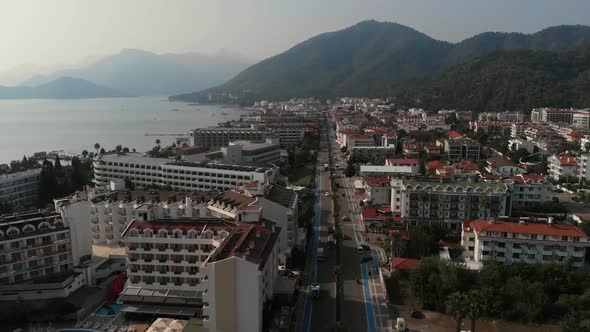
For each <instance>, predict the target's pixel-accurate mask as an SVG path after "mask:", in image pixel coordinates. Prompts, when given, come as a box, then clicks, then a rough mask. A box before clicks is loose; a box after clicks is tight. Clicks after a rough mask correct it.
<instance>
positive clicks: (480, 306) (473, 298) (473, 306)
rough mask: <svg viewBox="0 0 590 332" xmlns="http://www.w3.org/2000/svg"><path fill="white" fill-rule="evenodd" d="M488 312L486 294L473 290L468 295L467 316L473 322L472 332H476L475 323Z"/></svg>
mask: <svg viewBox="0 0 590 332" xmlns="http://www.w3.org/2000/svg"><path fill="white" fill-rule="evenodd" d="M486 310H487V299H486V295H485V294H484V292H482V291H481V290H478V289H472V290H470V291H469V293H467V316H469V319H470V320H471V330H470V331H471V332H475V321H476V320H477V319H478V318H479V317H481V315H482V314H483V313H485V312H486Z"/></svg>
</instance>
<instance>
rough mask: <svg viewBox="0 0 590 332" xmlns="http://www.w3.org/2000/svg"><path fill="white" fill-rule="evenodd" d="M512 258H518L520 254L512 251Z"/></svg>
mask: <svg viewBox="0 0 590 332" xmlns="http://www.w3.org/2000/svg"><path fill="white" fill-rule="evenodd" d="M512 258H520V254H519V253H514V254H512Z"/></svg>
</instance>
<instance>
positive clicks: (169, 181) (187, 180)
mask: <svg viewBox="0 0 590 332" xmlns="http://www.w3.org/2000/svg"><path fill="white" fill-rule="evenodd" d="M277 173H278V168H277V167H275V166H272V165H269V167H254V166H240V165H226V164H214V163H207V162H186V161H174V160H170V159H166V158H149V157H144V156H142V155H141V154H140V153H126V154H116V153H110V154H104V155H101V156H99V157H98V158H97V159H96V160H95V161H94V182H95V184H96V185H106V184H108V183H109V181H111V180H117V179H128V180H129V181H131V182H132V183H133V184H135V185H136V186H137V187H144V186H149V185H158V186H170V187H172V188H174V189H175V190H185V191H194V190H200V191H208V190H225V189H231V188H237V187H239V186H243V185H245V184H248V183H251V182H258V183H260V184H263V185H267V184H270V183H273V182H274V181H275V177H276V175H277Z"/></svg>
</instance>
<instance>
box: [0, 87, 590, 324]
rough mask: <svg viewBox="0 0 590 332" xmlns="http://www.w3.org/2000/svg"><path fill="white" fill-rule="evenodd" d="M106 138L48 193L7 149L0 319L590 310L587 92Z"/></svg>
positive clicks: (360, 107)
mask: <svg viewBox="0 0 590 332" xmlns="http://www.w3.org/2000/svg"><path fill="white" fill-rule="evenodd" d="M99 148H100V146H98V147H97V148H96V150H97V151H96V153H92V154H89V153H86V154H84V155H81V156H78V157H76V158H80V159H81V160H82V161H84V162H86V163H88V167H91V172H90V173H88V176H89V179H90V180H91V181H92V182H91V183H84V181H79V182H75V181H74V180H70V179H76V177H75V176H72V173H74V174H77V173H76V172H78V171H76V170H77V169H76V168H75V167H74V166H75V164H76V162H72V166H68V167H72V168H71V170H70V168H68V170H67V171H64V174H65V175H64V177H63V178H64V179H68V180H67V181H66V180H64V181H66V182H72V183H78V184H79V185H73V184H72V185H71V186H70V188H73V189H72V190H71V192H68V193H66V194H64V193H63V192H62V193H61V194H63V195H61V196H60V193H55V194H53V195H50V196H47V195H46V191H47V187H46V185H47V184H46V182H47V181H46V179H47V169H49V168H51V169H53V168H54V167H55V169H58V166H57V164H58V163H59V161H56V162H54V164H55V165H54V164H52V163H51V162H49V163H46V162H47V158H46V156H41V157H39V158H37V159H45V161H46V162H44V163H43V165H41V164H39V163H38V162H33V161H32V160H33V159H31V161H29V162H26V158H25V161H23V162H20V161H19V162H14V163H13V164H12V165H0V201H1V202H2V211H3V212H4V214H3V215H1V216H0V295H1V297H0V304H1V306H0V308H2V311H1V312H0V315H1V317H2V320H5V321H9V323H8V325H7V326H12V325H14V321H18V320H19V319H23V320H25V319H27V320H29V319H30V318H31V317H35V320H29V321H30V322H31V323H30V326H29V327H30V328H32V329H35V328H38V330H39V331H41V330H51V329H52V328H57V327H73V328H85V329H94V330H99V331H140V330H141V331H144V330H147V331H164V330H166V328H168V330H166V331H211V332H215V331H220V332H221V331H300V330H302V328H303V326H306V327H307V328H308V329H310V330H313V331H328V330H334V328H340V327H338V326H335V324H336V323H335V322H341V321H342V318H341V317H357V318H358V319H355V320H354V321H351V322H350V325H349V326H348V328H349V330H351V331H365V330H368V331H391V330H392V328H394V327H399V324H407V326H408V327H409V328H412V329H418V330H419V329H421V328H423V326H424V325H425V324H434V326H436V324H442V325H444V324H448V322H449V321H450V322H452V323H453V324H454V320H456V317H455V318H453V317H451V316H444V317H446V318H440V317H439V318H433V317H438V316H437V314H436V313H449V311H452V310H449V309H448V308H449V307H450V306H452V305H454V306H461V305H463V306H467V303H477V301H475V300H472V299H473V298H476V297H477V296H479V297H480V298H485V301H486V303H488V302H489V303H494V305H495V306H493V305H489V306H487V307H486V309H485V314H484V309H482V310H481V312H480V313H479V314H472V315H471V316H468V315H464V317H461V319H463V318H464V319H465V320H466V322H467V320H472V325H471V326H475V323H476V321H477V323H478V324H484V325H483V326H485V324H489V323H486V322H483V323H480V321H479V318H480V317H483V316H486V317H492V318H498V319H502V320H505V321H519V322H521V323H533V322H534V323H538V324H555V322H556V321H560V320H562V319H563V316H564V315H566V314H568V312H569V310H573V308H574V307H576V306H578V305H580V306H582V309H580V310H582V311H584V310H587V308H585V307H583V304H584V303H585V302H584V301H587V300H586V298H585V296H586V294H587V293H588V288H586V286H587V285H588V280H590V276H588V274H587V272H586V271H587V270H586V268H587V267H588V262H587V260H588V259H587V255H586V251H587V248H588V243H589V242H588V235H587V234H588V231H590V170H588V169H587V167H588V165H587V164H588V158H590V109H552V108H537V109H533V110H531V112H530V114H523V113H521V112H512V111H501V110H499V111H498V112H493V113H492V112H486V113H479V114H476V113H473V112H471V111H468V110H467V111H465V110H461V111H460V110H423V109H419V108H410V109H398V108H397V107H396V105H395V103H394V101H392V100H388V99H369V98H341V99H335V100H328V101H327V102H320V101H319V100H317V99H313V98H308V99H291V100H288V101H283V102H276V101H272V102H271V101H258V102H256V103H255V104H254V105H253V106H252V107H251V112H249V114H248V115H243V116H241V117H240V118H239V119H238V120H235V121H228V122H227V123H223V124H220V126H218V127H207V128H196V129H193V130H190V131H189V132H187V133H186V134H185V135H183V136H179V137H176V138H175V142H174V143H173V145H171V146H162V145H161V143H160V141H159V140H158V141H157V142H156V144H155V145H154V148H153V149H152V150H150V151H147V152H137V151H129V149H126V150H125V149H122V148H117V149H115V150H113V151H105V150H104V149H103V150H102V151H100V150H99ZM54 159H55V158H54ZM57 159H58V160H59V157H58V158H57ZM76 160H77V159H76ZM60 167H61V166H60ZM58 179H59V177H58ZM62 182H63V181H62ZM56 183H57V184H56V185H58V184H59V183H60V182H59V181H57V182H56ZM41 194H45V196H43V195H41ZM39 197H50V199H51V202H49V204H46V203H47V202H44V201H40V198H39ZM5 205H6V206H5ZM8 205H10V208H9V206H8ZM17 206H18V208H17ZM492 275H493V276H494V277H496V278H497V279H494V280H491V279H490V278H492V277H491V276H492ZM548 275H552V276H554V279H555V280H557V279H559V280H562V279H563V280H566V279H567V281H563V284H562V285H563V287H558V286H556V285H551V287H550V286H547V285H546V284H545V283H548V282H550V281H549V280H545V279H543V278H545V277H543V276H548ZM488 276H490V277H489V278H488V279H489V280H488V279H486V277H488ZM502 278H504V279H502ZM560 278H561V279H560ZM437 283H438V284H437ZM440 283H444V287H438V286H440ZM467 284H469V286H466V285H467ZM566 285H567V287H566ZM545 286H546V287H545ZM504 287H512V289H518V290H519V291H520V292H521V293H518V294H521V295H522V296H519V295H518V294H515V295H511V296H513V297H511V298H508V297H503V296H504V295H502V294H504V293H502V292H501V290H502V289H504ZM493 289H496V290H497V291H498V292H490V290H493ZM535 292H537V293H538V294H539V296H538V297H535V298H534V299H531V296H529V295H530V294H533V293H535ZM527 294H528V295H527ZM582 294H583V296H582ZM574 297H580V298H581V299H578V300H573V298H574ZM565 298H568V299H570V300H571V301H570V302H567V301H565V300H564V299H565ZM455 300H456V301H455ZM453 301H454V302H453ZM473 301H475V302H473ZM482 301H484V300H482ZM576 301H577V302H576ZM449 303H450V304H449ZM470 305H473V304H470ZM498 307H503V309H498ZM15 308H17V309H18V310H14V309H15ZM470 308H472V307H465V310H469V309H470ZM548 308H553V309H555V310H552V311H551V310H549V309H548ZM576 308H577V307H576ZM548 311H551V313H548ZM322 317H335V318H336V319H335V320H334V319H322ZM339 318H340V319H339ZM418 318H422V319H418ZM400 319H401V320H400ZM445 319H446V320H447V321H445ZM47 321H51V322H53V323H52V324H54V325H53V326H51V325H47ZM59 322H64V323H63V324H62V325H63V326H61V325H60V324H61V323H59ZM68 324H69V325H68ZM442 325H441V326H442ZM15 326H17V325H15ZM431 326H432V325H431ZM506 328H507V329H510V327H509V326H508V325H507V327H506Z"/></svg>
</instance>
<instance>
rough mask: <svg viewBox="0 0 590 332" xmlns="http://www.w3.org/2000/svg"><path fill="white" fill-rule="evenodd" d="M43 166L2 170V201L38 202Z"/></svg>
mask: <svg viewBox="0 0 590 332" xmlns="http://www.w3.org/2000/svg"><path fill="white" fill-rule="evenodd" d="M39 174H41V168H35V169H30V170H26V171H12V170H10V169H5V170H0V202H7V203H11V204H14V205H16V204H20V205H23V206H31V205H34V204H35V203H37V199H38V189H39Z"/></svg>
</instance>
